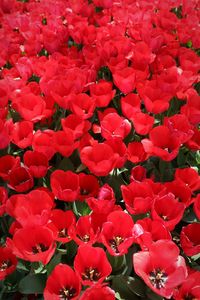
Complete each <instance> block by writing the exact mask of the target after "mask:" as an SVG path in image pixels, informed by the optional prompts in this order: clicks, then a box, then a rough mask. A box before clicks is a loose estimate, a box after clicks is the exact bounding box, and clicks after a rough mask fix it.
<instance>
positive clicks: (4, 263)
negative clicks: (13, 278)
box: [0, 259, 11, 272]
mask: <svg viewBox="0 0 200 300" xmlns="http://www.w3.org/2000/svg"><path fill="white" fill-rule="evenodd" d="M10 266H11V261H10V260H9V259H7V260H3V261H2V262H1V263H0V272H3V271H5V270H6V269H8V268H9V267H10Z"/></svg>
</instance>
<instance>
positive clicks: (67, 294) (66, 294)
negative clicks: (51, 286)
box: [59, 287, 76, 300]
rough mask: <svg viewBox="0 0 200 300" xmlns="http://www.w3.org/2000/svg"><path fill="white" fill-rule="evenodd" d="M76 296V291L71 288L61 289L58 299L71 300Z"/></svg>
mask: <svg viewBox="0 0 200 300" xmlns="http://www.w3.org/2000/svg"><path fill="white" fill-rule="evenodd" d="M75 295H76V289H75V288H73V287H71V288H63V289H61V290H60V293H59V298H60V299H62V300H69V299H72V298H73V297H74V296H75Z"/></svg>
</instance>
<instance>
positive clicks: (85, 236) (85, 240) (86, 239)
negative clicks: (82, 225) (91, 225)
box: [79, 234, 90, 243]
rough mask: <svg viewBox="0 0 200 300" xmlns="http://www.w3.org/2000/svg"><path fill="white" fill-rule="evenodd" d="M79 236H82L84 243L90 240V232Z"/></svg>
mask: <svg viewBox="0 0 200 300" xmlns="http://www.w3.org/2000/svg"><path fill="white" fill-rule="evenodd" d="M79 238H80V239H81V240H82V241H83V242H84V243H87V242H89V240H90V236H89V234H85V235H83V236H79Z"/></svg>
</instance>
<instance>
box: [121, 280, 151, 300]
mask: <svg viewBox="0 0 200 300" xmlns="http://www.w3.org/2000/svg"><path fill="white" fill-rule="evenodd" d="M126 278H127V285H128V287H129V289H130V290H131V291H132V292H133V293H134V294H136V295H137V296H140V297H145V289H146V285H145V284H144V282H143V281H142V280H141V279H139V278H136V277H130V276H129V277H128V276H127V277H126Z"/></svg>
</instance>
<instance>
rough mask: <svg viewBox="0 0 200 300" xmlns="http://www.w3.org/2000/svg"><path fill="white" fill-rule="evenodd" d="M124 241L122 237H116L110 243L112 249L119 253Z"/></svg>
mask: <svg viewBox="0 0 200 300" xmlns="http://www.w3.org/2000/svg"><path fill="white" fill-rule="evenodd" d="M123 241H124V239H123V238H122V237H121V236H115V237H113V239H112V240H110V241H109V243H110V247H111V248H112V249H113V250H114V251H115V253H119V249H118V247H119V245H120V244H121V243H122V242H123Z"/></svg>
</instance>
